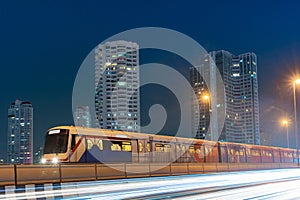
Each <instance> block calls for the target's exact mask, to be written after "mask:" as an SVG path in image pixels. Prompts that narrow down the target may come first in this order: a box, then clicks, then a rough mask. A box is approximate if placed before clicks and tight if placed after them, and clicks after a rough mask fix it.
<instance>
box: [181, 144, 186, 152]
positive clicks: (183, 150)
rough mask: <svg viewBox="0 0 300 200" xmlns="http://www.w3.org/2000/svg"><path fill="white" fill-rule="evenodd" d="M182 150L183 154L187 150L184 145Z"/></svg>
mask: <svg viewBox="0 0 300 200" xmlns="http://www.w3.org/2000/svg"><path fill="white" fill-rule="evenodd" d="M181 150H182V153H185V151H186V149H185V146H184V145H182V147H181Z"/></svg>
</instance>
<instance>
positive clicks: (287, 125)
mask: <svg viewBox="0 0 300 200" xmlns="http://www.w3.org/2000/svg"><path fill="white" fill-rule="evenodd" d="M281 125H282V126H285V127H286V141H287V147H288V148H290V141H289V120H288V119H282V120H281Z"/></svg>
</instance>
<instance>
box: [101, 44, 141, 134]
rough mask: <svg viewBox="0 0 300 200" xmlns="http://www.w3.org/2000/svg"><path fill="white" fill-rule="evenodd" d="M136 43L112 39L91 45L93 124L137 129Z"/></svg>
mask: <svg viewBox="0 0 300 200" xmlns="http://www.w3.org/2000/svg"><path fill="white" fill-rule="evenodd" d="M139 82H140V81H139V46H138V44H136V43H134V42H128V41H123V40H120V41H112V42H106V43H105V44H100V45H99V46H97V47H96V49H95V88H96V98H95V104H96V122H97V124H96V126H98V127H100V128H104V129H114V130H125V131H131V132H139V131H140V128H139V125H140V91H139Z"/></svg>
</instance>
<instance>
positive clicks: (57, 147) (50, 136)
mask: <svg viewBox="0 0 300 200" xmlns="http://www.w3.org/2000/svg"><path fill="white" fill-rule="evenodd" d="M68 138H69V130H67V129H57V130H50V131H48V132H47V135H46V139H45V147H44V154H50V153H65V152H66V151H67V147H68Z"/></svg>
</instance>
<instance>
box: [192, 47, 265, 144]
mask: <svg viewBox="0 0 300 200" xmlns="http://www.w3.org/2000/svg"><path fill="white" fill-rule="evenodd" d="M206 59H207V60H206V62H208V63H210V62H211V61H214V63H215V65H210V64H204V65H203V66H200V67H198V70H200V72H201V73H210V74H209V77H210V83H211V84H210V90H209V91H208V88H207V85H206V83H205V81H204V80H203V78H202V76H201V75H200V74H199V73H196V72H195V70H196V68H194V69H191V73H190V80H191V85H192V86H193V88H194V92H195V94H197V95H199V101H198V102H193V105H195V103H198V105H199V110H195V109H194V112H193V113H194V116H193V121H194V124H196V123H195V122H198V121H199V127H196V126H195V127H194V131H195V132H196V137H197V138H199V139H211V138H210V137H209V135H211V134H212V133H213V131H212V133H210V131H209V130H208V129H211V130H214V131H217V130H218V129H214V128H213V127H214V124H217V122H215V121H217V120H218V119H217V118H213V116H214V115H213V113H212V114H209V112H213V110H214V108H216V109H217V107H224V108H225V113H226V119H225V123H224V127H222V128H221V130H220V132H221V135H220V137H219V140H221V141H228V142H237V143H247V144H260V132H259V130H260V129H259V100H258V80H257V57H256V55H255V54H254V53H245V54H241V55H238V56H235V55H233V54H231V53H230V52H228V51H224V50H220V51H213V52H210V53H209V56H208V57H207V58H206ZM211 66H215V68H217V69H218V70H219V72H220V75H221V77H222V80H223V83H224V87H225V102H223V104H224V105H222V103H218V102H217V101H218V99H220V95H222V94H218V93H216V91H217V90H216V88H217V87H221V82H220V80H217V79H216V76H215V73H213V70H212V67H211ZM207 93H208V94H209V95H210V96H211V100H210V104H211V105H213V106H210V108H208V103H207V102H203V95H204V94H207ZM214 99H215V101H216V102H215V103H214V102H213V101H214ZM194 107H195V106H194ZM210 118H211V120H210ZM210 121H211V122H210ZM210 124H211V126H212V128H209V125H210Z"/></svg>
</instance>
